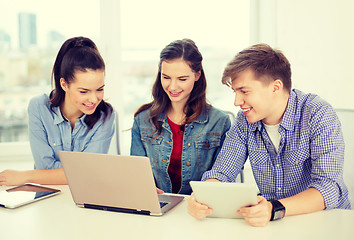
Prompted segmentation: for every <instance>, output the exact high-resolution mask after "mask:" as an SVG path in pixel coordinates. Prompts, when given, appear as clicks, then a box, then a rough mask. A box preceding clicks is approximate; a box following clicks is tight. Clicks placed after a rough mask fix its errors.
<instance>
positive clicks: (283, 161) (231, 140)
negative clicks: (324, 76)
mask: <svg viewBox="0 0 354 240" xmlns="http://www.w3.org/2000/svg"><path fill="white" fill-rule="evenodd" d="M278 131H279V133H280V136H281V140H280V145H279V149H278V153H276V151H275V149H274V147H273V144H272V142H271V140H270V138H269V136H268V134H267V131H266V130H265V128H264V126H263V124H262V122H261V121H258V122H256V123H249V122H247V119H246V117H245V116H244V114H243V113H242V111H240V112H239V113H238V115H237V117H236V121H235V124H234V125H233V126H232V127H231V129H230V131H229V132H228V133H227V135H226V139H225V142H224V144H223V146H222V149H221V151H220V153H219V155H218V157H217V159H216V161H215V164H214V166H213V168H212V169H211V170H210V171H208V172H205V173H204V175H203V178H202V180H206V179H209V178H216V179H219V180H220V181H223V182H234V181H235V179H236V176H237V175H238V174H239V173H240V172H241V170H242V169H243V167H244V164H245V162H246V160H247V159H249V161H250V164H251V167H252V171H253V175H254V178H255V180H256V183H257V185H258V188H259V190H260V192H261V194H262V195H263V196H264V197H265V198H266V199H268V200H269V199H282V198H286V197H290V196H294V195H296V194H298V193H300V192H303V191H304V190H306V189H308V188H310V187H313V188H315V189H317V190H318V191H320V192H321V194H322V195H323V198H324V200H325V206H326V209H332V208H343V209H350V208H351V206H350V202H349V199H348V190H347V187H346V186H345V184H344V181H343V166H344V139H343V134H342V130H341V123H340V121H339V119H338V117H337V115H336V113H335V111H334V109H333V108H332V106H331V105H330V104H328V103H327V102H325V101H324V100H323V99H321V98H320V97H318V96H317V95H314V94H305V93H303V92H301V91H299V90H292V91H291V93H290V98H289V101H288V106H287V108H286V111H285V113H284V116H283V119H282V121H281V123H280V126H279V130H278Z"/></svg>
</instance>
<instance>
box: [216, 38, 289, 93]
mask: <svg viewBox="0 0 354 240" xmlns="http://www.w3.org/2000/svg"><path fill="white" fill-rule="evenodd" d="M247 69H251V70H252V71H253V72H254V74H255V77H256V78H257V79H258V80H262V81H269V79H270V80H271V81H272V80H275V79H280V80H281V81H282V82H283V85H284V88H285V89H286V90H288V91H289V92H290V90H291V68H290V63H289V61H288V59H287V58H286V57H285V56H284V54H283V53H282V52H281V51H280V50H276V49H273V48H271V47H270V46H269V45H267V44H264V43H261V44H256V45H253V46H251V47H249V48H246V49H244V50H242V51H241V52H239V53H238V54H237V55H236V56H235V57H234V58H233V59H232V60H231V61H230V62H229V63H228V64H227V66H226V68H225V70H224V74H223V77H222V83H223V84H225V85H227V86H231V85H232V81H233V80H234V79H235V78H236V77H237V75H238V74H239V73H241V72H243V71H245V70H247Z"/></svg>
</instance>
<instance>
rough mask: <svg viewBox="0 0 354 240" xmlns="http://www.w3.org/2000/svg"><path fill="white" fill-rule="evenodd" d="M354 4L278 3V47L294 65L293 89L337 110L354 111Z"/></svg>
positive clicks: (347, 0)
mask: <svg viewBox="0 0 354 240" xmlns="http://www.w3.org/2000/svg"><path fill="white" fill-rule="evenodd" d="M353 9H354V1H351V0H336V1H334V0H297V1H293V0H278V1H276V16H275V17H276V38H275V47H278V48H280V49H281V50H282V51H283V52H284V54H285V55H286V56H287V57H288V59H289V61H290V63H291V64H292V71H293V86H294V87H295V88H298V89H300V90H304V91H306V92H313V93H317V94H319V95H320V96H321V97H322V98H324V99H326V100H327V101H329V102H330V103H331V104H332V105H333V106H334V107H335V108H350V109H354V99H353V93H352V92H353V89H354V81H353V80H354V79H353V72H352V69H353V63H354V61H353V57H354V47H353V43H354V27H353V23H354V14H353Z"/></svg>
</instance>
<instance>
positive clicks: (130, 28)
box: [101, 0, 250, 154]
mask: <svg viewBox="0 0 354 240" xmlns="http://www.w3.org/2000/svg"><path fill="white" fill-rule="evenodd" d="M249 8H250V3H249V1H241V0H239V1H235V0H220V1H217V2H216V1H203V0H198V1H188V0H180V1H164V0H153V1H138V0H121V1H120V11H119V13H120V27H118V28H120V34H119V35H120V42H121V48H120V52H121V59H120V63H119V64H121V66H120V73H118V74H119V75H120V78H121V81H120V83H117V85H118V84H120V85H119V87H118V86H116V87H114V86H112V88H110V91H111V92H110V93H109V95H111V96H112V95H119V96H120V97H119V98H120V99H119V100H118V101H117V102H115V107H116V109H120V111H119V114H120V119H119V121H120V129H121V130H123V132H121V134H120V135H121V138H122V140H121V141H120V142H121V145H122V154H129V148H130V131H124V130H127V129H130V128H131V127H132V124H133V114H134V112H135V111H136V110H137V109H138V108H139V107H140V106H141V105H142V104H144V103H147V102H149V101H151V100H152V98H151V90H152V85H153V83H154V81H155V78H156V74H157V70H158V69H157V67H158V62H159V54H160V51H161V50H162V49H163V48H164V47H165V46H166V45H167V44H169V43H170V42H172V41H174V40H177V39H183V38H190V39H192V40H193V41H195V43H196V45H197V46H198V48H199V50H200V51H201V53H202V55H203V58H204V60H203V67H204V70H205V73H206V79H207V84H208V87H207V99H208V101H209V102H210V103H211V104H212V105H214V106H215V107H218V108H220V109H224V110H232V111H235V108H234V107H233V97H234V95H233V92H232V90H231V89H228V88H227V87H226V86H224V85H222V84H221V76H222V73H223V69H224V67H225V65H226V63H227V62H228V61H230V60H231V58H232V57H233V56H234V55H235V54H236V53H237V52H238V51H240V50H241V49H242V48H244V47H245V46H248V44H249V11H250V10H249ZM101 11H104V8H103V9H102V10H101ZM107 24H108V23H107ZM107 24H106V25H107ZM110 24H113V23H111V22H110ZM103 25H105V24H104V23H103ZM112 27H113V28H114V24H113V25H110V27H109V28H108V29H107V31H111V30H112ZM103 33H104V29H103ZM105 59H106V61H110V59H109V58H105ZM117 65H118V63H117V64H115V66H116V67H117ZM109 71H110V70H109V69H107V77H108V75H109ZM107 81H108V84H110V83H109V82H113V81H116V79H107ZM228 93H229V94H228Z"/></svg>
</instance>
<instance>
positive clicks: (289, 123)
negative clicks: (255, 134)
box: [250, 91, 296, 132]
mask: <svg viewBox="0 0 354 240" xmlns="http://www.w3.org/2000/svg"><path fill="white" fill-rule="evenodd" d="M295 109H296V93H295V92H294V91H291V92H290V96H289V100H288V104H287V106H286V109H285V112H284V115H283V118H282V120H281V122H280V126H281V127H283V128H284V129H286V130H288V131H290V130H293V129H294V128H295V122H294V121H295ZM263 129H264V126H263V124H262V121H258V122H255V123H250V130H251V131H256V130H258V131H260V132H262V131H263Z"/></svg>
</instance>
